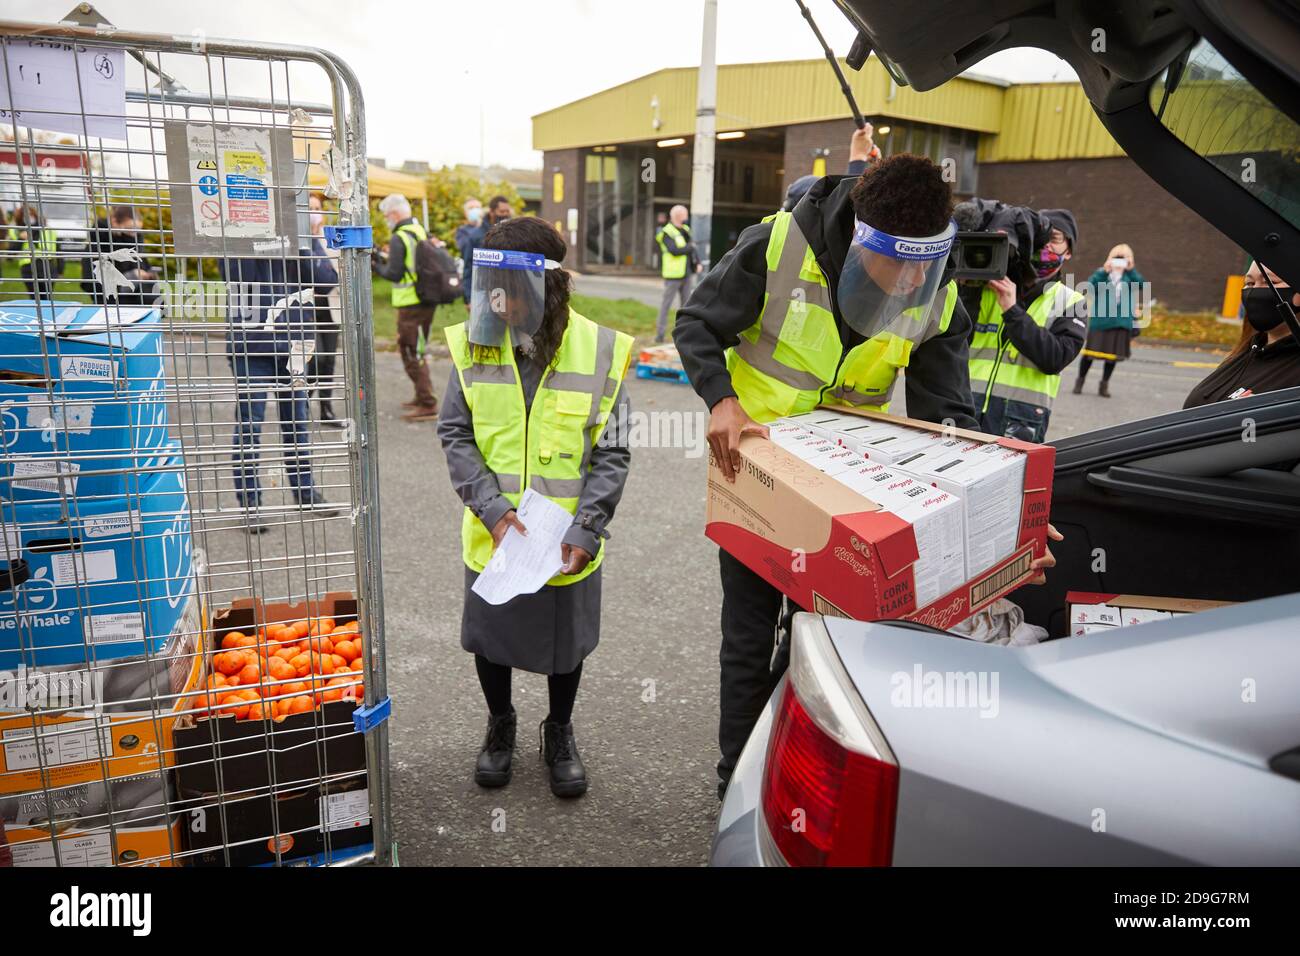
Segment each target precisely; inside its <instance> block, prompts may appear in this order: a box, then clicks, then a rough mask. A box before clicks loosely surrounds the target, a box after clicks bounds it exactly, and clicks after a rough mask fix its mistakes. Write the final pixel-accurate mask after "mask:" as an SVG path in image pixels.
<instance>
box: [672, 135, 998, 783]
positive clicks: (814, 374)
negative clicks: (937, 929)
mask: <svg viewBox="0 0 1300 956" xmlns="http://www.w3.org/2000/svg"><path fill="white" fill-rule="evenodd" d="M952 211H953V206H952V194H951V190H950V188H949V186H948V183H946V182H945V181H944V179H943V175H942V171H941V170H940V168H939V167H938V166H936V165H935V164H934V163H932V162H931V161H930V160H929V159H926V158H925V157H922V156H912V155H897V156H891V157H889V158H887V159H884V160H881V161H880V162H879V163H877V164H876V165H874V166H873V167H871V168H870V169H868V170H867V171H866V172H865V173H864V174H863V175H862V176H861V178H858V177H845V176H828V177H825V178H823V179H821V180H820V181H818V182H817V183H815V184H814V185H813V186H812V187H811V189H809V190H808V192H807V194H806V195H805V196H804V197H803V198H802V199H801V200H800V201H799V203H798V205H796V206H795V208H794V210H793V211H792V212H787V211H784V210H783V211H781V212H778V213H776V214H775V215H774V216H772V217H769V218H768V219H766V220H764V221H763V222H762V223H759V224H758V225H755V226H751V227H749V228H748V229H746V230H745V231H744V232H743V233H742V234H741V236H740V239H739V241H738V242H737V244H736V246H735V247H734V248H733V249H732V250H731V251H730V252H728V253H727V254H726V255H725V256H724V257H723V258H722V260H721V261H720V262H719V263H718V265H717V266H716V267H715V268H714V269H713V270H712V271H710V272H709V273H707V274H706V275H705V276H704V279H703V281H702V282H701V283H700V285H699V287H698V288H697V289H696V291H695V294H694V295H693V296H692V297H691V301H690V302H689V303H687V305H686V306H685V308H683V309H682V310H681V311H679V312H678V318H677V327H676V330H675V332H674V335H673V338H674V340H675V342H676V344H677V348H678V351H679V353H680V354H681V357H682V362H683V365H684V367H685V369H686V372H687V374H688V375H689V376H690V379H691V383H692V385H693V386H694V387H695V390H696V392H698V393H699V395H700V397H701V398H702V399H704V401H705V402H706V404H707V405H708V406H709V408H710V417H709V444H710V448H711V450H712V452H713V456H714V459H715V460H716V461H717V463H718V466H719V467H720V468H721V470H722V472H723V475H724V477H726V478H727V480H734V476H735V472H736V469H737V468H739V467H740V454H739V450H738V444H739V440H740V437H741V435H745V434H758V435H764V434H766V432H767V429H766V427H765V423H767V422H770V421H773V420H774V419H777V418H780V417H781V416H784V415H793V414H799V413H801V412H806V411H809V410H811V409H813V408H814V407H816V406H817V405H818V404H826V403H829V404H834V403H842V404H848V405H854V406H859V407H865V408H871V409H876V410H883V411H887V410H888V408H889V403H890V399H891V397H892V396H893V393H894V388H895V384H896V380H897V376H898V373H899V372H900V371H902V370H904V369H906V379H905V385H906V389H907V412H908V414H909V415H910V416H912V417H914V418H919V419H923V420H926V421H931V422H937V423H945V422H948V423H951V424H952V425H954V426H956V427H959V428H975V427H977V425H978V422H977V421H976V419H975V416H974V414H973V409H972V407H971V394H970V380H969V378H968V376H967V340H968V338H969V335H970V320H969V319H968V318H967V316H966V311H965V309H964V308H963V307H962V306H961V303H960V302H959V301H958V296H957V290H956V287H955V284H954V283H952V282H949V281H945V279H944V278H943V275H942V273H943V268H944V263H945V260H946V258H947V253H948V249H949V247H950V245H951V242H952V238H953V235H954V233H955V227H954V225H953V223H952ZM719 561H720V565H721V577H722V591H723V598H722V649H721V652H720V655H719V660H720V663H721V666H722V675H721V676H722V684H721V717H720V720H719V728H718V743H719V749H720V750H721V751H722V759H721V760H720V761H719V763H718V775H719V777H720V778H721V780H722V783H721V785H720V786H719V793H721V791H722V789H723V788H724V787H725V785H726V782H727V780H728V779H729V778H730V776H731V773H732V771H733V769H734V767H735V763H736V759H737V758H738V757H739V755H740V751H741V749H742V748H743V747H744V744H745V741H746V740H747V739H748V737H749V733H750V731H751V730H752V728H753V725H754V722H755V720H756V719H757V717H758V714H759V713H760V712H761V711H762V708H763V705H764V704H765V703H766V702H767V699H768V697H769V696H770V695H771V692H772V690H773V688H774V686H775V684H776V681H777V680H779V679H780V676H781V675H780V671H779V670H778V669H773V668H772V667H771V666H770V664H769V662H770V661H771V659H772V652H773V645H774V638H775V632H776V627H777V624H778V621H779V619H780V616H781V604H782V595H781V592H780V591H778V590H777V589H776V588H774V587H772V586H771V585H770V584H768V583H767V582H766V581H764V580H763V579H762V578H761V577H759V576H758V575H757V574H755V573H754V572H752V571H750V570H749V569H748V568H747V567H745V566H744V565H743V564H741V563H740V562H739V561H738V560H736V559H735V558H733V557H732V556H731V555H729V554H727V553H726V552H725V551H721V552H719Z"/></svg>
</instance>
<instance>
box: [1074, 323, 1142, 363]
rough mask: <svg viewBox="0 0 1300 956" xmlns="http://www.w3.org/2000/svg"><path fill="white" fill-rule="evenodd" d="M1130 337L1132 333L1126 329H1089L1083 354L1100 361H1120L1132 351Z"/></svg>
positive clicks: (1131, 337)
mask: <svg viewBox="0 0 1300 956" xmlns="http://www.w3.org/2000/svg"><path fill="white" fill-rule="evenodd" d="M1132 339H1133V333H1131V332H1130V331H1129V330H1128V329H1100V330H1097V329H1089V330H1088V341H1087V343H1086V344H1085V345H1084V346H1083V347H1084V349H1085V351H1084V353H1083V354H1084V355H1085V356H1087V357H1088V358H1094V359H1101V360H1102V361H1108V362H1122V361H1124V360H1125V359H1126V358H1128V357H1129V355H1130V354H1131V352H1132V349H1131V343H1132ZM1089 353H1092V354H1091V355H1090V354H1089ZM1112 356H1113V358H1112Z"/></svg>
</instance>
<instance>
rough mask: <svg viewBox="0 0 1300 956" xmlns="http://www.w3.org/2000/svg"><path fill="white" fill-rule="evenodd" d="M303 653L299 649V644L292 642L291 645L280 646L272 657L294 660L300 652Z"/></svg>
mask: <svg viewBox="0 0 1300 956" xmlns="http://www.w3.org/2000/svg"><path fill="white" fill-rule="evenodd" d="M301 653H302V651H300V650H299V649H298V645H297V644H290V645H289V646H287V647H282V648H280V649H279V650H278V651H276V652H275V653H274V654H272V655H271V656H272V657H278V658H280V660H282V661H291V660H293V659H294V658H295V657H297V656H298V655H299V654H301Z"/></svg>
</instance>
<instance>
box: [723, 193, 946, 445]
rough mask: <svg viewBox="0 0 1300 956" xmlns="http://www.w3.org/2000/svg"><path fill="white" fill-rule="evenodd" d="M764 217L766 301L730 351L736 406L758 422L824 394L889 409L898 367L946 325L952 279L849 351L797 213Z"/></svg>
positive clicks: (807, 406)
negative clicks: (767, 231) (925, 304)
mask: <svg viewBox="0 0 1300 956" xmlns="http://www.w3.org/2000/svg"><path fill="white" fill-rule="evenodd" d="M765 221H769V222H771V223H772V234H771V236H770V237H769V238H768V242H767V270H768V271H767V286H766V289H765V292H764V297H763V308H762V311H761V312H760V313H759V316H758V321H757V322H755V323H754V325H752V326H751V327H750V328H748V329H746V330H745V331H744V332H742V333H741V336H740V342H739V343H738V344H737V345H736V346H735V348H733V349H730V350H729V351H728V353H727V368H728V370H729V371H730V373H731V383H732V387H733V388H735V390H736V395H737V396H738V397H739V399H740V404H741V406H742V407H743V408H744V409H745V411H746V413H747V414H748V415H749V416H750V417H751V418H753V419H754V420H755V421H759V422H770V421H772V420H773V419H776V418H780V417H782V416H784V415H797V414H800V413H801V412H806V411H811V410H812V409H813V408H815V407H816V406H817V405H818V404H820V403H822V402H839V403H842V404H848V405H868V406H872V407H876V408H879V409H880V410H881V411H886V412H887V411H889V400H890V397H891V396H892V394H893V390H894V382H895V380H896V379H897V377H898V370H899V369H902V368H906V367H907V365H908V363H909V361H910V360H911V354H912V350H913V349H914V348H915V347H916V346H918V345H921V344H922V343H924V342H925V341H927V340H928V339H931V338H933V337H934V336H936V335H940V334H942V333H943V332H946V331H947V330H948V325H949V323H950V322H951V321H952V314H953V311H954V310H955V309H956V307H957V286H956V284H955V283H952V282H950V283H948V285H947V286H945V287H944V290H943V294H942V296H936V298H935V301H934V303H933V304H932V305H931V306H930V307H929V308H928V309H925V308H921V307H917V308H914V309H907V310H905V311H903V312H900V313H899V314H898V315H896V316H894V318H893V319H891V320H890V322H889V323H888V325H887V326H886V327H885V328H883V329H881V330H880V331H878V332H876V333H875V334H874V335H873V336H872V337H871V338H870V339H868V340H867V341H865V342H861V343H859V344H858V345H856V346H854V347H853V348H852V349H850V350H849V353H848V355H847V356H846V355H844V347H843V344H842V343H841V341H840V332H839V326H838V323H837V322H836V320H835V313H834V311H833V310H832V305H831V296H830V289H829V287H828V285H827V282H826V277H825V276H824V274H823V273H822V270H821V267H820V266H818V265H817V259H816V257H815V256H814V255H813V251H812V248H811V247H810V246H809V245H808V241H807V239H806V238H805V237H804V235H803V233H802V232H801V231H800V229H799V227H798V225H797V224H796V223H795V222H794V217H793V216H792V215H791V214H790V213H788V212H779V213H777V214H776V215H775V216H772V217H770V218H769V219H768V220H765ZM841 360H842V361H841ZM828 389H829V391H827V390H828Z"/></svg>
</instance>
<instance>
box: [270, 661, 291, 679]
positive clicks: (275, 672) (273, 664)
mask: <svg viewBox="0 0 1300 956" xmlns="http://www.w3.org/2000/svg"><path fill="white" fill-rule="evenodd" d="M266 666H267V673H269V674H270V675H271V679H272V680H290V679H292V678H294V677H296V676H298V672H297V671H296V670H294V669H293V665H291V664H290V663H289V662H288V661H286V660H285V659H284V658H283V657H272V658H271V659H270V660H268V661H267V662H266Z"/></svg>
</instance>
